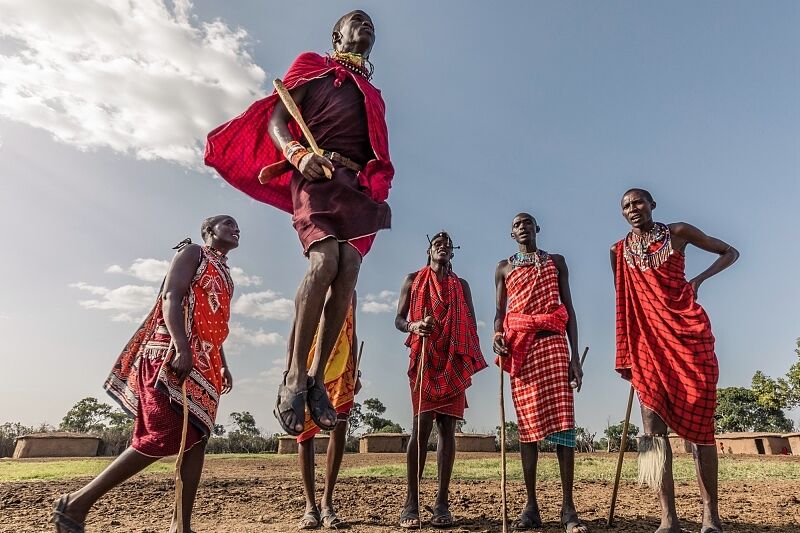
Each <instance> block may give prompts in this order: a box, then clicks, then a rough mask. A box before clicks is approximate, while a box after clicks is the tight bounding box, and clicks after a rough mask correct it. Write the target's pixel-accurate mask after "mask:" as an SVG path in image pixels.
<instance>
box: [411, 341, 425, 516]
mask: <svg viewBox="0 0 800 533" xmlns="http://www.w3.org/2000/svg"><path fill="white" fill-rule="evenodd" d="M427 351H428V337H422V353H420V356H419V358H420V365H419V372H418V373H417V383H416V384H415V385H414V387H415V388H418V389H419V397H418V403H417V514H418V515H420V516H419V518H418V519H417V525H418V526H419V529H422V516H421V513H420V512H419V510H420V507H421V506H420V501H421V500H422V476H423V474H424V471H423V470H422V469H421V467H422V439H421V438H420V435H419V433H420V431H419V430H420V415H422V389H423V388H424V387H423V386H422V378H423V372H424V369H425V354H426V353H427ZM427 444H428V443H427V442H426V443H425V445H426V446H427Z"/></svg>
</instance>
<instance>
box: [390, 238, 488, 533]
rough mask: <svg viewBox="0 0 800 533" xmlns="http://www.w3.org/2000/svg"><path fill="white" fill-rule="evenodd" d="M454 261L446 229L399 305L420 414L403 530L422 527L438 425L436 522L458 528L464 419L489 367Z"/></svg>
mask: <svg viewBox="0 0 800 533" xmlns="http://www.w3.org/2000/svg"><path fill="white" fill-rule="evenodd" d="M452 258H453V241H452V240H451V239H450V236H449V235H448V234H447V233H446V232H444V231H442V232H439V233H437V234H436V235H435V236H434V237H433V239H432V240H431V242H430V246H429V247H428V264H427V266H425V267H424V268H423V269H422V270H419V271H417V272H414V273H412V274H409V275H408V276H406V279H405V281H404V282H403V287H402V289H401V290H400V299H399V300H398V302H397V316H396V317H395V320H394V325H395V327H396V328H397V329H398V330H400V331H402V332H404V333H408V334H409V335H408V339H407V340H406V345H407V346H408V347H409V348H410V349H411V353H410V359H411V360H410V362H409V368H408V377H409V382H410V383H409V384H410V386H411V406H412V409H413V412H414V425H413V428H412V431H411V439H410V440H409V442H408V451H407V454H406V463H407V481H408V486H407V493H406V502H405V505H404V506H403V511H402V513H401V514H400V527H402V528H405V529H410V528H417V527H420V515H419V501H418V499H417V491H418V487H419V482H420V479H421V478H422V472H423V471H424V469H425V459H426V457H427V446H426V445H427V442H428V438H429V437H430V434H431V431H432V430H433V422H434V420H435V421H436V427H437V429H438V432H439V441H438V444H437V446H436V462H437V468H438V471H439V490H438V491H437V493H436V503H435V504H434V506H433V517H432V518H431V525H432V526H434V527H449V526H452V525H453V515H452V514H451V513H450V508H449V501H448V499H449V498H448V496H449V488H450V476H451V475H452V473H453V462H454V461H455V457H456V438H455V432H456V422H457V421H458V420H461V419H463V418H464V409H465V408H466V407H467V395H466V390H467V388H468V387H469V386H470V385H472V375H473V374H475V373H476V372H478V371H480V370H483V369H484V368H486V366H487V365H486V361H485V360H484V358H483V354H482V353H481V347H480V342H479V340H478V331H477V325H476V322H475V309H474V306H473V305H472V294H471V293H470V289H469V285H468V284H467V282H466V281H465V280H463V279H461V278H459V277H458V276H456V275H455V274H454V273H453V270H452V266H451V264H450V260H451V259H452ZM423 339H425V340H424V342H423ZM420 378H421V379H420ZM420 395H421V396H422V398H421V400H422V401H421V402H420ZM420 403H421V405H420ZM418 439H419V440H418ZM418 442H419V443H421V446H419V447H418V444H417V443H418ZM418 453H419V454H420V457H419V458H418V457H417V454H418ZM418 459H419V461H418Z"/></svg>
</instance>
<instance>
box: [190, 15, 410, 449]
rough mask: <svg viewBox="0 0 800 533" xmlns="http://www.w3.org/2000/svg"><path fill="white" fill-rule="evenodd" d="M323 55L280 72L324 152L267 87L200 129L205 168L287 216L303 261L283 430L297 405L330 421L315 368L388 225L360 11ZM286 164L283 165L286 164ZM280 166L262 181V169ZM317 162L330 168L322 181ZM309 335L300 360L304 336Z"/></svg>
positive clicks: (304, 57)
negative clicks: (224, 119) (245, 105)
mask: <svg viewBox="0 0 800 533" xmlns="http://www.w3.org/2000/svg"><path fill="white" fill-rule="evenodd" d="M331 41H332V45H333V53H332V54H331V56H330V57H322V56H320V55H318V54H315V53H313V52H305V53H303V54H301V55H300V56H299V57H298V58H297V59H296V60H295V61H294V63H293V64H292V66H291V67H290V68H289V71H288V72H287V73H286V75H285V76H284V78H283V82H284V85H285V86H286V88H287V89H288V90H289V92H290V94H291V95H292V98H293V99H294V101H295V102H296V103H297V105H298V107H299V108H300V110H301V112H302V114H303V119H304V120H305V122H306V124H307V125H308V128H309V130H310V131H311V134H312V135H313V137H314V140H315V141H316V142H317V144H318V145H319V146H320V148H321V149H322V150H324V156H321V155H318V154H315V153H313V152H311V151H309V149H308V148H307V147H306V144H307V140H306V139H304V138H303V137H302V135H301V133H300V129H299V127H298V126H297V124H296V123H295V122H294V120H293V119H292V118H291V115H290V114H289V112H288V110H287V109H286V107H285V106H284V104H283V103H282V102H281V101H280V99H279V98H278V96H277V95H276V94H273V95H271V96H269V97H267V98H264V99H262V100H259V101H258V102H256V103H254V104H253V105H252V106H251V107H250V108H249V109H248V110H247V111H246V112H245V113H243V114H242V115H240V116H239V117H237V118H235V119H233V120H231V121H230V122H228V123H226V124H223V125H222V126H219V127H218V128H216V129H215V130H214V131H212V132H211V133H210V134H209V136H208V143H207V146H206V164H208V165H210V166H212V167H214V168H215V169H216V170H217V171H218V172H219V173H220V175H221V176H222V177H223V178H224V179H225V180H226V181H228V182H229V183H230V184H231V185H233V186H234V187H236V188H237V189H239V190H241V191H243V192H244V193H246V194H248V195H250V196H251V197H253V198H255V199H256V200H259V201H262V202H265V203H267V204H269V205H272V206H274V207H277V208H279V209H282V210H284V211H286V212H288V213H291V214H292V223H293V225H294V228H295V230H296V231H297V234H298V237H299V238H300V242H301V243H302V246H303V252H304V253H305V255H306V256H307V257H308V259H309V268H308V271H307V273H306V275H305V278H304V279H303V280H302V282H301V283H300V287H299V288H298V290H297V295H296V297H295V319H294V324H293V326H292V332H291V334H290V336H289V343H288V344H289V345H288V350H287V352H288V353H287V358H288V361H287V370H286V373H285V375H284V380H283V383H282V384H281V385H280V387H279V389H278V398H277V401H276V405H275V409H274V414H275V416H276V418H277V419H278V422H279V423H280V425H281V427H282V428H283V430H284V431H286V432H287V433H289V434H290V435H294V436H297V435H299V434H300V433H301V432H302V431H303V426H304V421H305V408H306V404H307V405H308V411H309V414H310V416H311V418H312V420H313V421H314V423H315V424H316V425H317V426H318V427H319V428H321V429H323V430H333V429H334V428H335V427H336V421H337V418H336V410H335V409H334V407H333V405H332V404H331V402H330V399H329V397H328V394H327V392H326V390H325V384H324V373H325V367H326V364H327V361H328V358H329V356H330V354H331V352H332V351H333V348H334V345H335V343H336V340H337V338H338V336H339V332H340V331H341V329H342V324H343V323H344V320H345V315H346V314H347V309H348V306H349V305H350V301H351V299H352V297H353V290H354V289H355V286H356V281H357V279H358V273H359V269H360V268H361V260H362V258H363V257H364V255H366V254H367V252H368V251H369V250H370V247H371V246H372V242H373V240H374V238H375V234H376V233H377V232H378V231H379V230H382V229H386V228H389V226H390V225H391V212H390V210H389V206H388V205H387V204H386V199H387V197H388V196H389V188H390V186H391V181H392V176H393V175H394V169H393V167H392V163H391V162H390V160H389V148H388V134H387V129H386V120H385V115H386V108H385V105H384V103H383V99H382V98H381V94H380V91H378V89H376V88H375V87H374V86H373V85H372V84H371V83H370V81H369V80H370V78H371V76H372V63H370V62H369V60H368V57H369V54H370V51H371V50H372V46H373V44H374V43H375V26H374V25H373V23H372V19H371V18H370V17H369V15H367V14H366V13H364V12H363V11H352V12H350V13H348V14H346V15H344V16H343V17H341V18H340V19H339V20H338V21H337V23H336V25H335V26H334V28H333V32H332V35H331ZM287 161H288V163H287ZM276 163H278V164H279V165H278V166H280V165H281V164H283V165H285V171H282V173H281V172H278V176H277V177H276V178H274V179H272V180H270V181H268V182H267V183H266V184H261V183H260V182H259V180H258V176H259V175H260V173H261V172H262V170H265V169H266V167H269V168H271V169H274V168H275V164H276ZM325 170H328V171H331V172H332V177H331V178H330V179H328V178H326V177H325V173H324V172H325ZM317 330H319V331H320V342H318V343H317V348H316V349H317V352H316V354H315V356H314V360H313V361H312V364H311V365H310V366H309V365H308V364H307V356H308V353H309V349H310V348H311V343H312V340H313V339H314V334H315V333H316V332H317Z"/></svg>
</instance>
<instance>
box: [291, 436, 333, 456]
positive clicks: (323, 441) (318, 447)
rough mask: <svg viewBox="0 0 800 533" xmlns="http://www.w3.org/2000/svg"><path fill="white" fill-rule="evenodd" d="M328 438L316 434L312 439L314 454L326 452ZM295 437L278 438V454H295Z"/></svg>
mask: <svg viewBox="0 0 800 533" xmlns="http://www.w3.org/2000/svg"><path fill="white" fill-rule="evenodd" d="M329 440H330V437H329V436H328V435H326V434H324V433H317V435H316V436H315V437H314V453H325V452H326V451H328V441H329ZM297 451H298V446H297V437H292V436H291V435H284V436H283V437H278V453H281V454H285V453H297Z"/></svg>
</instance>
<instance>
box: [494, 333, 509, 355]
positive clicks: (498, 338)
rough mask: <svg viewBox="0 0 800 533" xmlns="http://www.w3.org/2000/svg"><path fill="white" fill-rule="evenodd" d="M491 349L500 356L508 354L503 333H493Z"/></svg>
mask: <svg viewBox="0 0 800 533" xmlns="http://www.w3.org/2000/svg"><path fill="white" fill-rule="evenodd" d="M492 350H494V353H496V354H497V355H499V356H500V357H505V356H506V355H508V346H506V338H505V336H504V335H495V336H494V341H492Z"/></svg>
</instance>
